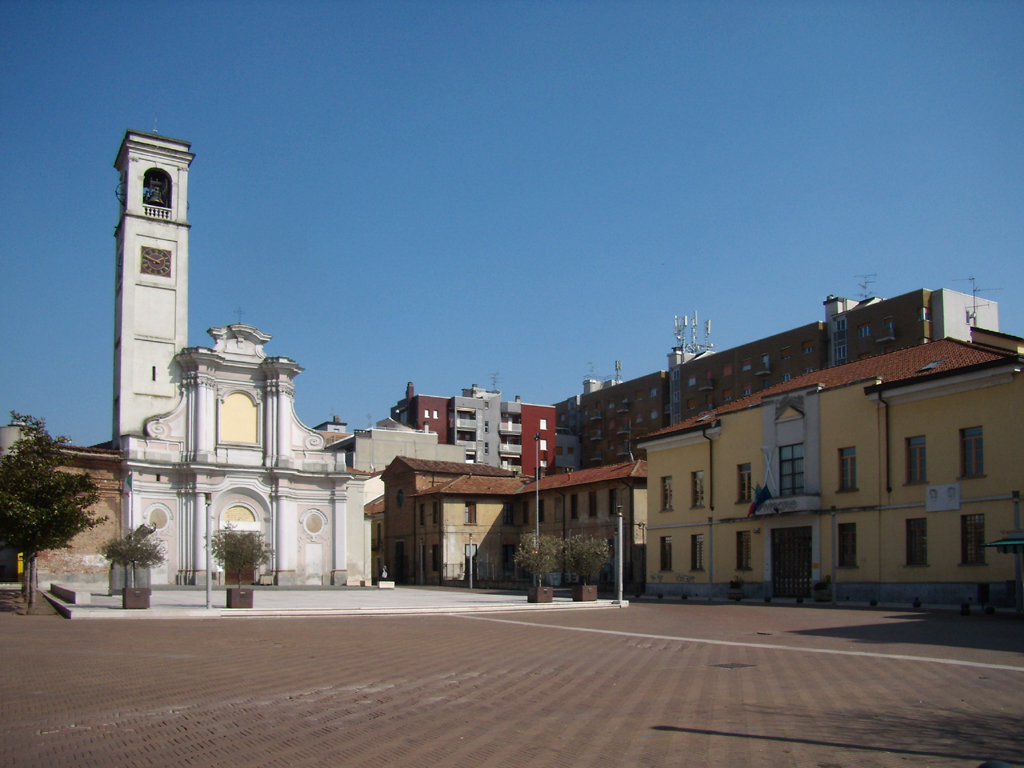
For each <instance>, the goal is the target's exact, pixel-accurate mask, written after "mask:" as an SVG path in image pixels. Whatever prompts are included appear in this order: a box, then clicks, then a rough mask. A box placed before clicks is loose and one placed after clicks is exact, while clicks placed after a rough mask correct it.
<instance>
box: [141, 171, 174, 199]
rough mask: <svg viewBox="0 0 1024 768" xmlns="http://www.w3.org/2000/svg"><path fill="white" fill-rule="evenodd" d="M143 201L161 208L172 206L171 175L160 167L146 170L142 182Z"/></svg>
mask: <svg viewBox="0 0 1024 768" xmlns="http://www.w3.org/2000/svg"><path fill="white" fill-rule="evenodd" d="M142 202H143V203H145V204H146V205H153V206H156V207H159V208H170V207H171V177H170V176H168V175H167V172H166V171H162V170H160V169H159V168H150V169H149V170H148V171H146V175H145V178H144V179H143V182H142Z"/></svg>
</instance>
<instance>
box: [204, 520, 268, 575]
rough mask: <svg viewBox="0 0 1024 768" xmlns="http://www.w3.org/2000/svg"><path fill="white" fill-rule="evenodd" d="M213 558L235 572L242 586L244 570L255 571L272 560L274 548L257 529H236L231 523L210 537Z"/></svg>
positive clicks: (227, 569)
mask: <svg viewBox="0 0 1024 768" xmlns="http://www.w3.org/2000/svg"><path fill="white" fill-rule="evenodd" d="M210 552H211V554H212V555H213V559H214V560H216V561H217V562H218V563H220V565H221V566H222V567H223V568H224V570H225V571H228V572H231V571H234V572H235V576H236V577H237V579H238V586H239V587H241V586H242V571H255V570H256V569H257V568H259V567H260V566H261V565H264V564H266V563H268V562H270V557H271V555H273V554H274V549H273V547H271V546H270V545H269V544H267V542H266V541H265V540H264V539H263V534H262V533H258V532H256V531H236V530H235V529H234V528H232V527H231V526H230V525H229V526H227V527H226V528H221V529H220V530H219V531H217V532H216V533H215V534H213V536H212V537H211V538H210Z"/></svg>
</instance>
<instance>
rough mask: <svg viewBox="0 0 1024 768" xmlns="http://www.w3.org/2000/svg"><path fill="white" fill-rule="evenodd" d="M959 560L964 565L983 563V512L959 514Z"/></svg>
mask: <svg viewBox="0 0 1024 768" xmlns="http://www.w3.org/2000/svg"><path fill="white" fill-rule="evenodd" d="M960 562H961V563H963V564H964V565H982V564H984V562H985V515H984V514H978V515H961V516H960Z"/></svg>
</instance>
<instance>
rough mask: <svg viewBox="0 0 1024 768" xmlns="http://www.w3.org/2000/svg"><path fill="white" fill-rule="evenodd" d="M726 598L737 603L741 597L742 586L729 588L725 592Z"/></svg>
mask: <svg viewBox="0 0 1024 768" xmlns="http://www.w3.org/2000/svg"><path fill="white" fill-rule="evenodd" d="M725 596H726V598H728V599H729V600H735V601H736V602H737V603H738V602H739V601H740V600H742V599H743V588H742V587H741V588H739V589H729V590H727V591H726V593H725Z"/></svg>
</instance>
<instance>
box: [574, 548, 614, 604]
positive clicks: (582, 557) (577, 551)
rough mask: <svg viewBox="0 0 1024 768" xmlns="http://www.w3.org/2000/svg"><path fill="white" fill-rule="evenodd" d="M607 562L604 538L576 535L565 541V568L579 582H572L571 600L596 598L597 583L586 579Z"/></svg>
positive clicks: (580, 600) (578, 600)
mask: <svg viewBox="0 0 1024 768" xmlns="http://www.w3.org/2000/svg"><path fill="white" fill-rule="evenodd" d="M607 562H608V542H607V541H606V540H604V539H596V538H592V537H590V536H581V535H577V536H573V537H572V538H570V539H569V540H568V541H566V542H565V569H566V570H567V571H569V573H573V574H575V575H576V576H577V577H578V578H579V579H580V582H581V583H579V584H573V587H572V599H573V600H575V601H576V602H582V601H586V600H597V585H596V584H588V583H587V581H588V580H589V578H590V576H591V575H593V574H595V573H597V572H598V571H600V570H601V569H602V568H603V567H604V564H605V563H607Z"/></svg>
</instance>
